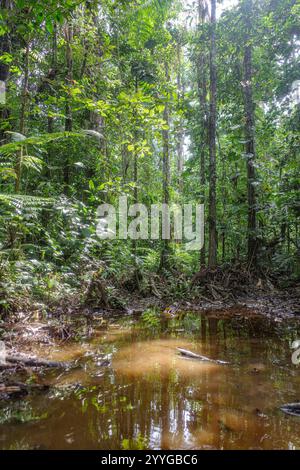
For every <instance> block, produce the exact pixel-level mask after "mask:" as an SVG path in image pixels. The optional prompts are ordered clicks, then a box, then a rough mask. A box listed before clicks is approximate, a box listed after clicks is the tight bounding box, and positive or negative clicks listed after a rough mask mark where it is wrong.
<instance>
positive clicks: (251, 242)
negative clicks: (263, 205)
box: [243, 0, 257, 267]
mask: <svg viewBox="0 0 300 470" xmlns="http://www.w3.org/2000/svg"><path fill="white" fill-rule="evenodd" d="M252 7H253V5H252V0H246V1H245V3H244V23H245V30H246V33H245V49H244V83H243V88H244V98H245V120H246V124H245V138H246V139H245V140H246V145H245V151H246V155H247V187H248V264H249V266H252V267H254V266H256V264H257V238H256V228H257V223H256V191H255V185H254V183H255V179H256V171H255V157H256V155H255V116H254V102H253V92H252V45H251V14H252Z"/></svg>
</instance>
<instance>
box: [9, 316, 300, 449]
mask: <svg viewBox="0 0 300 470" xmlns="http://www.w3.org/2000/svg"><path fill="white" fill-rule="evenodd" d="M150 317H151V315H150ZM218 317H219V318H218ZM146 320H147V321H146V322H145V318H143V319H142V320H139V321H136V322H132V319H131V321H130V322H129V321H128V320H126V319H124V321H120V322H119V325H118V327H116V326H114V327H111V328H109V329H108V330H107V331H98V332H97V334H96V335H95V337H94V339H93V340H92V341H91V342H89V343H87V342H86V343H84V342H82V343H76V344H69V345H64V346H61V347H60V348H58V347H56V348H54V350H53V351H51V356H52V357H54V358H55V359H56V360H74V361H76V362H75V363H76V365H77V367H75V368H73V369H71V370H69V371H64V372H63V373H61V372H57V371H52V372H49V371H46V372H44V373H43V374H42V375H40V376H39V377H38V381H40V382H43V383H48V384H51V387H50V390H49V392H48V393H47V394H35V395H31V396H29V397H27V398H26V399H24V400H23V401H21V402H5V403H4V402H2V403H1V405H0V448H2V449H8V448H12V449H13V448H16V449H33V448H35V449H37V448H39V449H144V448H146V449H149V448H151V449H274V448H275V449H276V448H277V449H288V448H290V449H293V448H300V419H299V418H297V417H293V416H287V415H284V414H283V413H282V412H281V411H280V410H279V407H280V405H282V404H284V403H288V402H295V401H300V387H299V385H300V375H299V372H300V369H299V368H297V367H296V366H294V365H293V364H292V363H291V350H290V342H291V341H292V340H293V339H295V338H296V337H299V335H300V331H299V324H297V323H296V324H287V325H285V326H282V325H281V324H276V323H272V322H270V321H266V320H262V319H261V318H259V317H256V316H253V315H249V317H248V319H242V318H237V317H236V316H234V317H232V318H230V316H219V314H218V316H217V314H216V313H215V316H214V315H213V314H210V315H208V316H202V317H201V316H200V315H199V314H198V313H197V314H196V313H190V314H186V315H182V316H181V317H180V318H177V319H176V318H175V319H166V318H164V319H163V320H161V319H160V317H159V316H158V315H157V314H153V318H150V320H149V318H146ZM177 347H181V348H184V349H188V350H191V351H193V352H196V353H199V354H202V355H205V356H208V357H210V358H212V359H222V360H225V361H228V362H229V363H230V364H228V365H219V364H214V363H206V362H199V361H197V360H192V359H186V358H182V357H180V356H179V355H178V352H177V351H176V348H177ZM103 358H106V359H107V360H108V361H109V363H110V366H109V367H105V368H104V367H101V363H102V361H103Z"/></svg>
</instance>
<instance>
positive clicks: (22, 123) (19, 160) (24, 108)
mask: <svg viewBox="0 0 300 470" xmlns="http://www.w3.org/2000/svg"><path fill="white" fill-rule="evenodd" d="M29 55H30V45H29V41H27V42H26V48H25V63H24V80H23V89H22V98H21V111H20V125H19V132H20V134H23V135H24V134H25V125H26V112H27V104H28V92H29V91H28V85H29ZM22 160H23V147H21V149H20V151H19V152H18V155H17V163H16V169H15V172H16V183H15V192H16V193H17V194H18V193H19V192H20V191H21V178H22Z"/></svg>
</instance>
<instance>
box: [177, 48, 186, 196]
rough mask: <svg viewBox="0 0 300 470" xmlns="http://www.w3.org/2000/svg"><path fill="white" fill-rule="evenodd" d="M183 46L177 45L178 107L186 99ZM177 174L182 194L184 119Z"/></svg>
mask: <svg viewBox="0 0 300 470" xmlns="http://www.w3.org/2000/svg"><path fill="white" fill-rule="evenodd" d="M181 54H182V51H181V45H180V43H178V44H177V67H178V70H177V101H178V107H180V105H181V101H182V99H183V97H184V85H183V77H182V61H181ZM176 146H177V174H178V187H179V191H180V193H182V191H183V179H182V172H183V163H184V162H183V158H184V127H183V119H182V117H180V118H179V124H178V130H177V143H176Z"/></svg>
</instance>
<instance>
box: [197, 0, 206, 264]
mask: <svg viewBox="0 0 300 470" xmlns="http://www.w3.org/2000/svg"><path fill="white" fill-rule="evenodd" d="M198 15H199V25H202V26H203V25H204V23H205V21H206V15H207V5H206V2H205V0H198ZM206 68H207V60H206V52H205V50H204V45H202V46H201V51H200V57H199V63H198V94H199V104H200V127H201V143H200V186H201V192H202V197H201V201H200V202H201V204H204V203H205V182H206V177H205V167H206V165H205V163H206V162H205V154H206V147H207V137H208V136H207V124H208V119H207V76H206ZM205 252H206V243H205V232H204V244H203V248H202V250H201V253H200V268H203V267H205V265H206V256H205Z"/></svg>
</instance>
